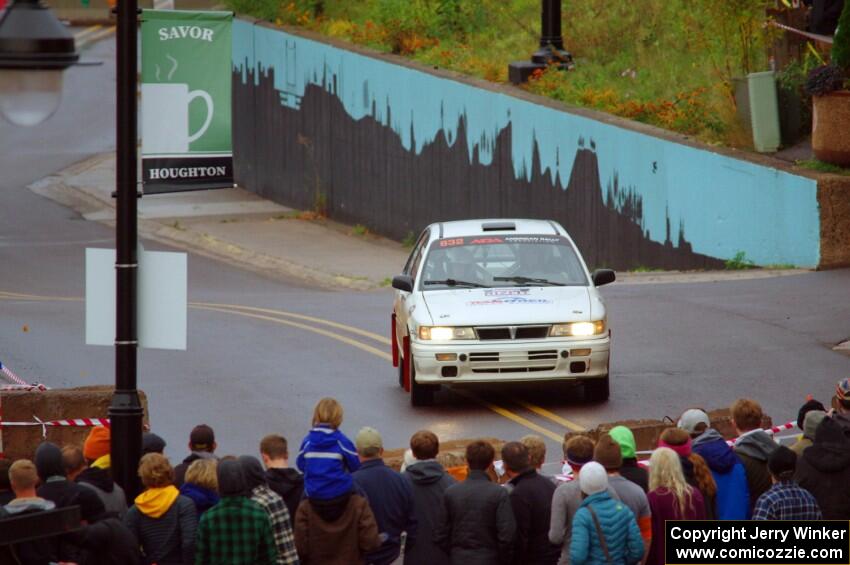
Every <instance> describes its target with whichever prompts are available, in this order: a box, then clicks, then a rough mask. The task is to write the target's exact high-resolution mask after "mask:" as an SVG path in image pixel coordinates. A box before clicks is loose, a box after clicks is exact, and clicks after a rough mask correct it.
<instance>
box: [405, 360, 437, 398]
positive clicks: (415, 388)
mask: <svg viewBox="0 0 850 565" xmlns="http://www.w3.org/2000/svg"><path fill="white" fill-rule="evenodd" d="M432 404H434V388H433V387H430V386H428V385H420V384H416V365H415V364H413V363H411V365H410V405H411V406H431V405H432Z"/></svg>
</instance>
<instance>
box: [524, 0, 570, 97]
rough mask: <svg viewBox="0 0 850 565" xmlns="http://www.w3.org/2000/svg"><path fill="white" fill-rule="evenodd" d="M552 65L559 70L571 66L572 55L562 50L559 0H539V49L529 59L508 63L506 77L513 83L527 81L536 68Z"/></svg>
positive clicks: (562, 39) (562, 40)
mask: <svg viewBox="0 0 850 565" xmlns="http://www.w3.org/2000/svg"><path fill="white" fill-rule="evenodd" d="M552 66H554V67H555V68H556V69H559V70H568V69H571V68H572V67H573V57H572V55H570V54H569V53H567V52H566V51H564V37H563V36H562V35H561V0H541V7H540V49H538V50H537V51H535V52H534V53H532V55H531V61H515V62H513V63H511V64H510V65H508V78H509V79H510V81H511V82H512V83H514V84H521V83H523V82H526V81H528V79H529V77H531V75H532V73H534V71H536V70H543V69H547V68H549V67H552Z"/></svg>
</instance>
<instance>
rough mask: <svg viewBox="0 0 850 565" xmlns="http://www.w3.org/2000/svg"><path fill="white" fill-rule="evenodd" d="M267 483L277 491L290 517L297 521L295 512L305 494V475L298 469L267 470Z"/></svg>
mask: <svg viewBox="0 0 850 565" xmlns="http://www.w3.org/2000/svg"><path fill="white" fill-rule="evenodd" d="M266 482H268V483H269V488H270V489H272V490H273V491H275V492H276V493H277V494H278V495H280V497H281V498H282V499H283V501H284V502H285V503H286V507H287V508H288V509H289V515H290V516H292V517H293V519H295V511H296V510H298V504H299V503H300V502H301V498H302V497H303V494H304V475H302V474H301V473H299V472H298V470H297V469H289V468H287V469H266Z"/></svg>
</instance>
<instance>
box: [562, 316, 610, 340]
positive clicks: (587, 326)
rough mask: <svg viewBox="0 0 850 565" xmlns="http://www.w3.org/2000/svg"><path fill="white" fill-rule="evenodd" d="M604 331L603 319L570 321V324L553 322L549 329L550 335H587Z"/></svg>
mask: <svg viewBox="0 0 850 565" xmlns="http://www.w3.org/2000/svg"><path fill="white" fill-rule="evenodd" d="M603 333H605V320H596V321H595V322H572V323H571V324H555V325H553V326H552V329H550V330H549V335H550V336H551V337H564V336H575V337H588V336H592V335H599V334H603Z"/></svg>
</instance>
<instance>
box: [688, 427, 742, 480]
mask: <svg viewBox="0 0 850 565" xmlns="http://www.w3.org/2000/svg"><path fill="white" fill-rule="evenodd" d="M693 449H694V452H695V453H696V454H697V455H699V456H700V457H702V458H703V459H705V462H706V464H707V465H708V468H709V469H711V470H712V471H714V472H715V473H719V474H721V475H725V474H726V473H728V472H729V471H731V470H732V467H734V466H735V464H736V463H738V462H740V459H738V456H737V455H735V452H734V451H732V448H731V447H729V446H728V445H727V444H726V440H724V439H723V436H721V435H720V433H719V432H718V431H717V430H714V429H711V428H709V429H707V430H706V431H705V432H703V433H702V434H700V435H699V436H698V437H697V438H696V439H695V440H694V444H693Z"/></svg>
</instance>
